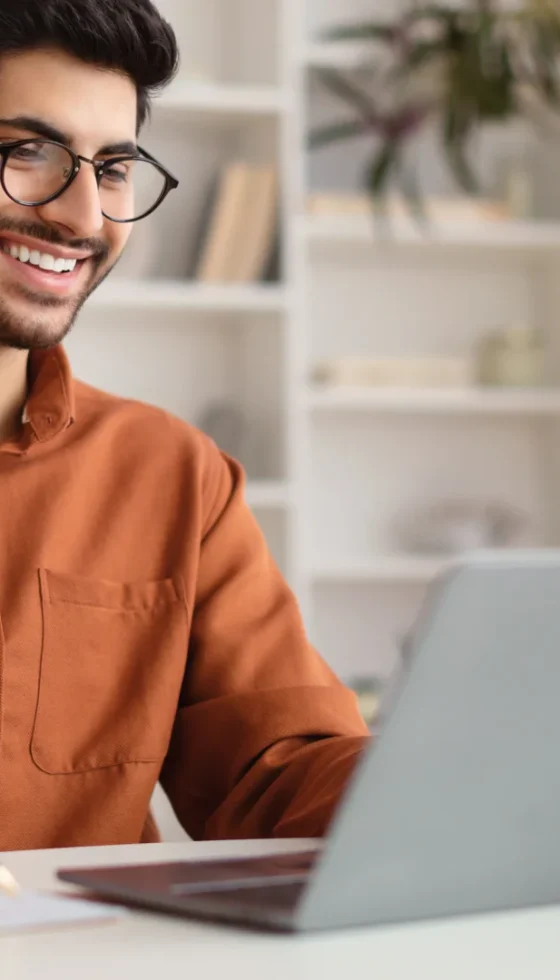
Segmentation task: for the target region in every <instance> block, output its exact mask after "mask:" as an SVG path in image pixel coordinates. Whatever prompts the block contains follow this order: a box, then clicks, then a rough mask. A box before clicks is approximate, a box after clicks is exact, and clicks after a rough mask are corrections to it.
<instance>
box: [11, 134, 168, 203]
mask: <svg viewBox="0 0 560 980" xmlns="http://www.w3.org/2000/svg"><path fill="white" fill-rule="evenodd" d="M73 172H74V160H73V157H72V155H71V154H70V153H69V152H68V150H66V149H65V148H64V147H63V146H58V145H57V144H53V143H42V142H40V141H36V140H35V141H33V142H29V143H25V144H24V145H22V146H18V147H16V148H15V149H13V150H12V151H11V152H10V154H9V156H8V159H7V162H6V166H5V169H4V184H5V188H6V191H7V192H8V194H9V195H10V197H12V198H14V199H15V200H16V201H18V202H19V203H20V204H35V205H38V204H41V203H44V202H46V201H48V200H49V199H50V198H52V197H53V196H54V195H56V194H58V193H59V192H60V191H62V190H63V189H64V188H65V187H66V185H67V184H68V183H69V181H70V179H71V177H72V174H73ZM164 188H165V177H164V175H163V174H162V173H161V171H160V170H158V168H157V167H156V166H154V165H153V164H152V163H151V162H150V161H149V160H134V159H130V160H122V161H119V162H116V163H113V164H111V165H110V166H109V167H107V169H106V170H105V171H104V173H103V174H102V176H101V178H100V181H99V196H100V200H101V209H102V211H103V213H104V214H105V215H106V216H107V217H108V218H113V219H114V220H115V221H131V220H133V219H135V218H136V219H138V218H141V217H142V216H143V215H145V214H147V212H148V211H150V210H151V209H152V208H153V207H154V205H155V204H157V202H158V201H159V198H160V197H161V195H162V193H163V191H164Z"/></svg>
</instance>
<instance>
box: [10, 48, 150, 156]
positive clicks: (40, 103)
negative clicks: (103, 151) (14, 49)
mask: <svg viewBox="0 0 560 980" xmlns="http://www.w3.org/2000/svg"><path fill="white" fill-rule="evenodd" d="M16 116H28V117H33V118H37V119H42V120H43V121H44V122H47V123H50V125H51V126H54V127H56V128H57V129H59V130H61V132H63V133H66V134H68V136H69V137H70V138H71V142H72V144H73V145H74V146H75V148H76V149H78V150H79V151H80V152H82V153H86V154H88V153H89V154H95V152H96V151H97V150H98V149H99V148H100V147H101V146H105V145H108V144H112V143H120V142H122V141H123V140H131V141H134V140H135V137H136V121H137V92H136V87H135V85H134V82H133V81H132V79H130V78H129V77H128V76H127V75H124V74H120V73H119V72H114V71H108V70H106V69H103V68H99V67H97V66H95V65H88V64H85V63H84V62H83V61H80V60H78V59H77V58H74V57H72V56H71V55H68V54H66V53H65V52H64V51H59V50H34V51H25V52H23V53H17V54H10V55H7V56H3V57H2V59H1V60H0V118H3V119H6V118H14V117H16Z"/></svg>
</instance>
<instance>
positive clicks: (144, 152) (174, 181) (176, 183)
mask: <svg viewBox="0 0 560 980" xmlns="http://www.w3.org/2000/svg"><path fill="white" fill-rule="evenodd" d="M138 152H139V153H141V154H142V156H143V157H146V160H151V162H152V163H157V165H158V167H161V163H160V162H159V160H156V158H155V157H153V156H152V154H151V153H148V151H147V150H144V149H143V147H141V146H139V147H138ZM164 170H165V172H166V174H167V176H168V177H169V179H170V180H171V183H172V184H173V186H174V187H178V186H179V181H178V180H177V178H176V177H174V176H173V174H171V173H169V170H167V168H165V167H164Z"/></svg>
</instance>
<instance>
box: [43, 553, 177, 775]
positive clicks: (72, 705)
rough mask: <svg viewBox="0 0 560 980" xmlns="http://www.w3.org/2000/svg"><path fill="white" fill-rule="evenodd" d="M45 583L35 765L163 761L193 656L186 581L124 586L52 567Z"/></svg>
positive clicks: (64, 768) (65, 767)
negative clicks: (189, 650)
mask: <svg viewBox="0 0 560 980" xmlns="http://www.w3.org/2000/svg"><path fill="white" fill-rule="evenodd" d="M39 577H40V588H41V606H42V615H43V648H42V654H41V666H40V676H39V692H38V699H37V710H36V715H35V723H34V728H33V733H32V738H31V755H32V758H33V760H34V762H35V764H36V765H37V766H38V767H39V768H40V769H42V770H43V771H44V772H48V773H52V774H61V773H76V772H88V771H91V770H94V769H103V768H106V767H109V766H118V765H122V764H124V763H141V762H152V763H153V762H162V761H163V759H164V758H165V755H166V753H167V748H168V745H169V739H170V736H171V730H172V727H173V723H174V720H175V712H176V709H177V704H178V700H179V694H180V689H181V684H182V680H183V676H184V669H185V661H186V655H187V643H188V615H187V607H186V603H185V597H184V587H183V583H182V580H181V579H167V580H163V581H158V582H140V583H139V582H134V583H120V582H108V581H100V580H92V579H87V578H80V577H78V576H73V575H66V574H62V573H59V572H53V571H49V570H48V569H40V571H39Z"/></svg>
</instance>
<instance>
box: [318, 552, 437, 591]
mask: <svg viewBox="0 0 560 980" xmlns="http://www.w3.org/2000/svg"><path fill="white" fill-rule="evenodd" d="M448 564H449V562H448V560H446V559H445V558H439V557H428V558H423V557H422V558H419V557H416V556H414V555H378V556H376V557H373V558H364V559H351V558H349V559H337V560H335V561H329V562H325V564H323V565H318V566H316V567H315V568H314V569H313V570H312V572H311V577H312V578H313V580H314V582H315V583H317V584H323V585H329V584H336V583H340V582H351V583H360V582H363V583H367V582H387V583H391V582H397V583H398V582H402V583H419V584H424V583H429V582H432V581H433V580H434V579H435V578H437V577H438V576H439V575H440V574H441V573H442V572H443V571H444V570H445V568H446V567H447V565H448Z"/></svg>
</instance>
